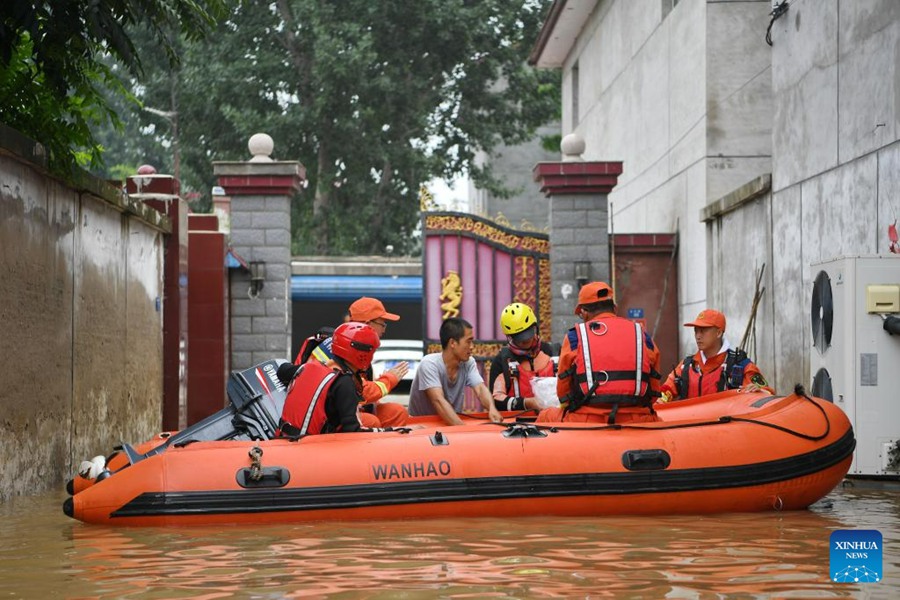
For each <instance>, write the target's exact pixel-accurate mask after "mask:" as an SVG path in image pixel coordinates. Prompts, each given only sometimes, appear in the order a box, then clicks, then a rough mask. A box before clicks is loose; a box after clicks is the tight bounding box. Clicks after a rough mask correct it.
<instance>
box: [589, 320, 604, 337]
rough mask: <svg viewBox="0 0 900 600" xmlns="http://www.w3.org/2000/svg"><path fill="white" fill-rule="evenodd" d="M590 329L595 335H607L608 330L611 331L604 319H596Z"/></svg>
mask: <svg viewBox="0 0 900 600" xmlns="http://www.w3.org/2000/svg"><path fill="white" fill-rule="evenodd" d="M590 331H591V333H593V334H594V335H606V332H607V331H609V327H608V326H607V325H606V323H604V322H602V321H594V322H593V323H591V326H590Z"/></svg>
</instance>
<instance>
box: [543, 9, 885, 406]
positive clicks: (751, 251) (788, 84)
mask: <svg viewBox="0 0 900 600" xmlns="http://www.w3.org/2000/svg"><path fill="white" fill-rule="evenodd" d="M783 4H785V5H787V4H788V3H786V2H785V3H783ZM772 13H773V3H772V2H771V0H760V1H727V0H680V1H677V0H663V1H662V2H660V1H658V0H638V1H625V0H598V1H594V0H568V1H566V0H558V1H557V2H554V4H553V6H552V8H551V10H550V12H549V15H548V18H547V21H546V23H545V26H544V29H543V30H542V32H541V35H540V39H539V40H538V41H537V43H536V45H535V48H534V51H533V53H532V58H531V60H532V62H533V63H534V64H535V65H537V66H539V67H544V68H558V69H561V70H562V77H563V106H562V113H563V131H562V133H563V134H564V135H565V134H567V133H571V132H576V133H578V134H580V135H581V136H582V137H583V138H584V139H585V142H586V150H585V154H584V156H585V160H621V161H622V162H623V163H624V170H623V173H622V175H621V176H620V177H619V184H618V185H617V187H616V188H615V189H614V190H613V192H612V193H611V194H610V197H609V200H610V204H611V206H610V219H611V223H610V228H611V229H612V228H614V231H615V233H617V234H618V233H660V232H677V234H678V237H679V248H678V259H677V267H678V276H679V278H678V293H679V311H680V316H681V318H682V319H683V320H684V321H687V320H689V319H691V318H692V317H693V316H695V315H696V313H697V312H699V310H701V309H702V308H704V307H706V306H711V307H716V308H719V309H721V310H722V311H723V312H725V313H726V314H727V315H728V317H729V327H728V329H729V331H728V334H729V337H730V339H731V340H732V342H733V343H735V344H736V343H738V342H739V341H741V338H742V337H743V334H744V333H745V331H747V333H749V334H750V335H749V336H748V344H750V345H751V350H752V354H753V355H754V358H755V359H756V361H757V362H758V363H759V364H760V366H761V367H762V368H763V370H764V372H765V373H766V374H767V375H768V376H769V378H770V379H771V380H772V381H773V382H774V383H775V384H776V387H777V388H778V389H779V390H789V389H790V386H792V385H793V384H794V383H799V382H806V383H808V378H809V368H810V362H809V361H810V347H811V334H810V310H811V291H812V279H813V277H814V276H815V273H813V272H812V268H811V265H813V264H815V263H817V262H820V261H825V260H829V259H830V258H832V257H835V256H840V255H854V254H856V255H868V254H885V253H887V252H888V246H889V240H888V230H887V227H888V226H889V225H890V224H891V223H892V222H893V221H894V220H896V218H897V215H898V214H900V200H897V199H896V198H898V194H897V191H896V190H897V187H898V185H900V169H898V168H897V162H898V160H900V159H898V152H900V146H898V144H897V140H898V131H900V129H898V127H900V122H898V106H900V104H898V100H900V77H898V74H897V65H896V63H897V61H896V58H895V51H894V48H895V46H896V45H897V42H898V40H900V18H898V16H900V5H898V4H897V3H895V2H890V1H888V0H881V1H879V0H863V1H859V2H849V1H841V0H826V1H817V0H795V1H792V2H790V3H789V5H788V6H787V10H783V9H782V10H780V11H778V13H777V14H772ZM776 16H777V17H778V18H775V17H776ZM767 35H768V36H769V39H770V40H771V42H772V45H771V46H770V45H769V44H768V43H767V39H766V38H767ZM763 265H765V269H763ZM757 280H759V283H760V285H759V286H758V287H757ZM763 288H765V289H764V291H763ZM757 291H761V297H760V301H759V302H758V305H757V308H756V312H755V324H754V326H753V327H752V328H748V327H747V324H748V322H751V314H752V306H753V304H754V303H753V299H754V296H755V294H756V292H757ZM693 347H694V345H693V339H692V336H691V335H690V331H689V330H684V331H683V332H682V336H681V341H680V349H681V351H682V352H683V353H688V352H690V351H692V349H693ZM674 358H675V357H664V358H663V364H664V365H668V364H670V363H671V362H672V360H673V359H674Z"/></svg>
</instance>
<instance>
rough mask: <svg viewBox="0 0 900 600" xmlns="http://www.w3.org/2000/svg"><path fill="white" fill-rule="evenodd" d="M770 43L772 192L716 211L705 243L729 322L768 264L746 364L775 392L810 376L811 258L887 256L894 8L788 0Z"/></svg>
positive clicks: (897, 20)
mask: <svg viewBox="0 0 900 600" xmlns="http://www.w3.org/2000/svg"><path fill="white" fill-rule="evenodd" d="M772 39H773V47H772V93H773V99H774V110H773V125H772V147H773V161H772V176H771V182H772V183H771V189H770V190H769V191H767V192H765V193H763V194H761V195H759V196H758V197H756V198H754V199H753V200H752V201H749V202H745V203H743V204H741V205H740V206H736V207H732V210H731V211H722V212H721V213H720V214H718V215H716V217H715V218H714V219H711V220H710V229H709V237H708V239H709V246H710V255H711V270H712V271H711V273H712V278H713V280H715V281H716V284H715V285H714V286H713V287H714V288H715V289H716V290H717V292H716V294H715V295H714V296H712V297H714V298H715V299H716V302H718V303H719V304H720V306H722V307H723V310H726V312H727V314H728V316H729V319H730V320H731V319H732V318H733V317H734V318H735V319H736V320H738V321H739V322H740V321H741V320H743V319H745V317H746V316H747V315H748V307H749V298H750V296H751V295H752V291H753V290H752V285H753V284H752V276H751V275H752V274H751V273H750V270H751V268H752V267H753V266H756V265H759V264H760V262H762V261H765V262H766V263H767V265H768V267H767V276H766V280H765V282H764V285H765V286H766V296H765V301H764V303H763V306H762V308H761V310H760V313H759V315H758V316H757V318H758V320H759V323H758V326H757V333H758V336H759V337H758V343H759V346H758V355H757V361H758V362H759V364H760V367H761V368H762V369H763V371H764V372H765V373H766V374H767V375H768V376H769V378H770V379H772V380H773V381H774V382H775V384H776V387H777V389H779V391H782V392H784V391H786V390H789V389H790V386H792V385H793V384H794V383H805V384H807V385H809V383H810V381H809V361H810V351H811V350H810V348H811V346H812V339H811V330H810V310H811V301H812V282H813V279H814V277H815V275H816V273H815V272H813V271H812V269H811V268H810V264H812V263H816V262H820V261H824V260H829V259H832V258H835V257H839V256H852V255H869V254H885V253H887V248H888V237H887V227H888V225H890V224H891V223H893V222H894V220H895V219H897V218H900V141H898V138H900V106H898V102H900V77H898V70H897V69H898V67H897V50H896V49H897V48H898V46H900V4H898V3H896V2H891V1H889V0H884V1H876V0H866V1H859V2H838V1H837V0H827V1H818V0H816V1H813V0H796V1H794V2H791V4H790V8H789V10H788V12H787V13H785V15H784V16H782V17H781V18H780V19H779V20H777V21H776V22H775V24H774V25H773V27H772ZM745 191H746V190H745ZM735 194H736V195H737V196H740V195H741V192H739V191H736V193H735ZM766 245H768V246H769V248H766V247H765V246H766ZM729 249H731V252H729ZM736 251H737V252H736ZM735 254H736V255H737V258H735V257H734V256H733V255H735Z"/></svg>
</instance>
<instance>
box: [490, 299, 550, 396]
mask: <svg viewBox="0 0 900 600" xmlns="http://www.w3.org/2000/svg"><path fill="white" fill-rule="evenodd" d="M500 328H501V329H503V333H504V334H506V339H507V341H508V342H509V343H508V344H507V347H506V348H504V349H503V350H501V351H500V353H499V354H498V355H497V357H496V358H495V360H494V361H492V362H491V379H492V380H493V384H492V389H491V391H492V393H493V397H494V404H495V405H496V406H497V410H520V411H521V410H528V409H538V408H540V403H539V402H538V399H537V398H536V397H535V395H534V390H533V389H532V387H531V381H532V380H533V379H534V378H535V377H553V376H554V375H556V365H555V364H554V362H553V359H552V358H551V357H550V356H549V355H548V354H547V353H546V352H544V351H543V349H542V344H541V336H540V333H538V322H537V317H536V316H535V314H534V311H533V310H531V307H530V306H528V305H527V304H522V303H521V302H513V303H512V304H510V305H509V306H507V307H506V308H504V309H503V312H502V313H500ZM495 369H497V373H496V374H495V371H494V370H495ZM498 375H502V377H501V376H498Z"/></svg>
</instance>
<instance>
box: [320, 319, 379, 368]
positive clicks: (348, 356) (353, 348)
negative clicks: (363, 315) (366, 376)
mask: <svg viewBox="0 0 900 600" xmlns="http://www.w3.org/2000/svg"><path fill="white" fill-rule="evenodd" d="M331 337H332V342H331V352H332V354H334V355H335V356H338V357H340V358H343V359H344V360H345V361H346V362H347V364H349V365H350V366H351V367H353V368H354V369H357V370H359V371H365V370H366V369H368V368H369V365H371V364H372V356H373V355H374V354H375V350H377V349H378V346H380V345H381V341H380V340H379V339H378V334H377V333H375V330H374V329H372V328H371V327H369V326H368V325H366V324H365V323H357V322H355V321H350V322H349V323H344V324H342V325H340V326H338V328H337V329H335V330H334V334H332V336H331Z"/></svg>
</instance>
